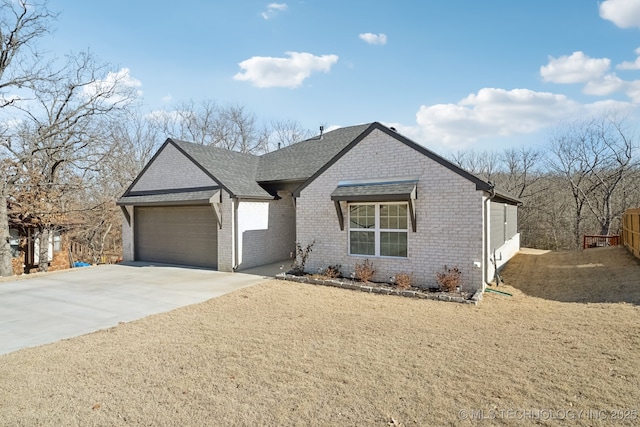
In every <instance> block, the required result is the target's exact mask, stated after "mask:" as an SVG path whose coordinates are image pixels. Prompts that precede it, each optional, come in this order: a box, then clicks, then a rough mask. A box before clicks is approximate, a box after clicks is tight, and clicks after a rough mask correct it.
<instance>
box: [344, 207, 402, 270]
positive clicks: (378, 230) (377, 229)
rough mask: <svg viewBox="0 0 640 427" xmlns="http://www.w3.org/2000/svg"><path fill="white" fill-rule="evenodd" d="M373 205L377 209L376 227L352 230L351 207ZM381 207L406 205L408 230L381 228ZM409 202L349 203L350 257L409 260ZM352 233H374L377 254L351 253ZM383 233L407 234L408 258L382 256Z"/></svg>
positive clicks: (348, 231) (348, 243) (348, 240)
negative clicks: (381, 241)
mask: <svg viewBox="0 0 640 427" xmlns="http://www.w3.org/2000/svg"><path fill="white" fill-rule="evenodd" d="M366 205H373V206H374V209H375V225H374V227H373V228H352V227H351V206H366ZM380 205H405V206H406V207H407V228H405V229H401V228H400V229H398V228H380ZM408 205H409V204H408V202H357V203H347V212H348V218H347V224H348V226H347V251H348V254H349V256H354V257H360V258H372V257H373V258H391V259H407V258H409V224H410V223H409V217H408V214H409V206H408ZM352 231H365V232H373V233H374V242H375V254H374V255H366V254H352V253H351V232H352ZM383 232H392V233H406V235H407V256H406V257H404V256H389V255H380V233H383Z"/></svg>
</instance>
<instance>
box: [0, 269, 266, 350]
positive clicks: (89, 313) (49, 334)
mask: <svg viewBox="0 0 640 427" xmlns="http://www.w3.org/2000/svg"><path fill="white" fill-rule="evenodd" d="M265 271H266V274H265ZM275 274H276V272H275V271H274V272H273V275H275ZM273 275H271V271H268V269H267V270H264V269H262V270H260V269H258V270H254V271H253V272H252V274H243V273H222V272H218V271H212V270H204V269H195V268H193V269H192V268H185V267H177V266H170V265H155V266H154V265H149V264H144V263H127V264H114V265H99V266H95V267H83V268H76V269H73V270H69V271H65V272H57V273H50V274H44V275H36V276H34V277H29V278H24V277H25V276H21V278H18V279H15V280H9V281H6V280H5V281H2V282H0V354H6V353H10V352H12V351H16V350H19V349H22V348H26V347H34V346H38V345H42V344H47V343H51V342H55V341H58V340H61V339H64V338H71V337H75V336H78V335H83V334H86V333H89V332H93V331H97V330H99V329H105V328H109V327H112V326H115V325H117V324H118V323H119V322H129V321H131V320H136V319H140V318H142V317H145V316H148V315H150V314H156V313H162V312H166V311H170V310H173V309H175V308H178V307H183V306H186V305H189V304H195V303H199V302H203V301H206V300H208V299H211V298H214V297H217V296H220V295H223V294H225V293H228V292H232V291H235V290H237V289H240V288H244V287H247V286H252V285H255V284H257V283H260V282H261V281H263V280H265V278H267V277H268V276H271V277H273ZM26 277H28V276H26Z"/></svg>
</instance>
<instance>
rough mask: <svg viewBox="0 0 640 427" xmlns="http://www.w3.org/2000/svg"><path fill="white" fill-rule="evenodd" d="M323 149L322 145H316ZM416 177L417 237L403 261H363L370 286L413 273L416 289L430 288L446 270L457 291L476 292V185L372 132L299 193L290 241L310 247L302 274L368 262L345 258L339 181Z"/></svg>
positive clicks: (411, 236)
mask: <svg viewBox="0 0 640 427" xmlns="http://www.w3.org/2000/svg"><path fill="white" fill-rule="evenodd" d="M318 144H322V141H318ZM399 176H411V177H413V176H417V177H419V182H418V185H417V200H416V217H417V220H416V224H417V232H415V233H414V232H412V231H411V230H409V232H408V253H409V255H408V258H406V259H392V258H376V257H368V258H369V260H370V261H372V262H373V265H374V268H375V269H376V271H377V274H376V277H375V278H374V280H388V278H389V277H390V276H393V275H395V274H397V273H413V276H414V279H415V282H416V283H417V284H421V285H427V286H436V281H435V274H436V272H437V271H441V270H442V269H443V267H444V265H445V264H446V265H447V266H449V267H455V266H457V267H458V268H460V269H461V271H462V277H463V282H464V283H463V289H466V290H474V289H482V269H481V268H478V267H475V266H474V262H481V261H482V248H483V226H482V216H483V206H482V199H483V194H482V191H477V190H476V189H475V184H474V183H472V182H470V181H469V180H467V179H465V178H463V177H462V176H460V175H458V174H456V173H454V172H452V171H451V170H449V169H447V168H445V167H444V166H441V165H440V164H438V163H437V162H435V161H433V160H431V159H429V158H428V157H426V156H424V155H422V154H421V153H419V152H418V151H416V150H414V149H412V148H411V147H409V146H407V145H405V144H403V143H401V142H399V141H397V140H396V139H394V138H392V137H391V136H389V135H387V134H385V133H383V132H381V131H379V130H374V131H373V132H372V133H371V134H369V135H368V136H367V137H366V138H365V139H364V140H362V141H361V142H359V143H358V144H357V145H356V146H355V147H353V148H352V149H351V150H350V151H349V152H348V153H346V154H345V155H344V156H343V157H342V158H341V159H340V160H338V161H337V162H336V163H335V164H333V165H332V166H331V167H330V168H329V169H327V170H326V171H325V172H324V173H323V174H321V175H320V176H319V177H317V178H316V179H315V180H314V181H313V182H312V183H311V184H309V185H308V186H307V187H306V188H304V189H303V190H302V192H301V194H300V197H299V199H298V200H297V212H296V213H297V221H296V231H297V241H298V242H300V244H302V245H303V246H306V245H307V244H309V243H310V242H312V241H313V240H315V242H316V243H315V246H314V247H313V251H312V252H311V254H310V256H309V259H308V261H307V265H306V269H307V270H308V271H315V270H316V269H317V268H325V267H327V266H328V265H334V264H341V265H342V270H343V274H345V275H348V274H349V273H350V272H352V271H354V267H355V264H356V262H363V261H364V260H365V258H367V257H360V256H350V255H348V253H349V248H348V232H349V231H348V218H347V216H348V213H347V209H346V204H345V203H342V208H343V212H344V215H345V229H344V230H340V226H339V223H338V218H337V215H336V211H335V207H334V203H333V201H332V200H331V198H330V195H331V192H332V191H333V190H334V189H335V188H336V186H337V185H338V182H339V181H344V180H357V179H384V178H391V177H399Z"/></svg>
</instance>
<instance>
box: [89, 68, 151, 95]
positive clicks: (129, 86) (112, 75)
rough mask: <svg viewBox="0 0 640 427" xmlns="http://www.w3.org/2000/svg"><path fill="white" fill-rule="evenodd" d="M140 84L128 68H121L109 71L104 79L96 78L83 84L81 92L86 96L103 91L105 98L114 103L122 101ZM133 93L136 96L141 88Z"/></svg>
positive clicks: (140, 93)
mask: <svg viewBox="0 0 640 427" xmlns="http://www.w3.org/2000/svg"><path fill="white" fill-rule="evenodd" d="M141 86H142V82H140V80H138V79H136V78H135V77H132V76H131V71H130V70H129V69H128V68H121V69H120V70H118V71H117V72H113V71H109V73H107V76H106V77H105V78H104V79H97V80H96V81H94V82H93V83H91V84H89V85H87V86H85V87H84V88H83V92H84V95H85V96H87V97H90V96H95V95H97V94H99V93H101V92H102V93H105V99H106V100H108V102H111V103H114V104H115V103H119V102H122V101H124V100H125V98H126V97H127V95H128V94H129V93H130V92H131V90H134V89H135V88H137V87H141ZM134 93H135V95H138V96H140V95H142V91H141V90H137V91H135V92H134Z"/></svg>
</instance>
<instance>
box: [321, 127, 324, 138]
mask: <svg viewBox="0 0 640 427" xmlns="http://www.w3.org/2000/svg"><path fill="white" fill-rule="evenodd" d="M323 133H324V126H320V139H322V134H323Z"/></svg>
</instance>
